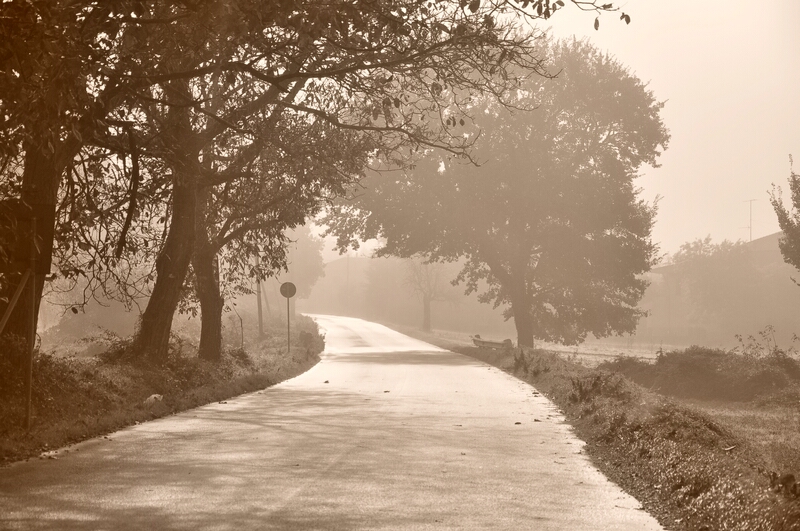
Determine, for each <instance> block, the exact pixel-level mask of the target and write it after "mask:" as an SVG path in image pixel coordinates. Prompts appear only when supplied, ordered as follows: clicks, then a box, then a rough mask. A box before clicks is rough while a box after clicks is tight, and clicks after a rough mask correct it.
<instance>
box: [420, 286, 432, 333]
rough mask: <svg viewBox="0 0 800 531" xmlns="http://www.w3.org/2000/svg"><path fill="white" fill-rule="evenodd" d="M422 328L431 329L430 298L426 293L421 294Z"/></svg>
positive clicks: (425, 330)
mask: <svg viewBox="0 0 800 531" xmlns="http://www.w3.org/2000/svg"><path fill="white" fill-rule="evenodd" d="M422 330H423V331H424V332H430V331H431V298H430V297H429V296H428V295H423V296H422Z"/></svg>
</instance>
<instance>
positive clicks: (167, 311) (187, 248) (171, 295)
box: [134, 172, 197, 363]
mask: <svg viewBox="0 0 800 531" xmlns="http://www.w3.org/2000/svg"><path fill="white" fill-rule="evenodd" d="M196 205H197V197H196V181H195V178H194V176H189V175H185V174H183V173H181V172H175V174H174V176H173V179H172V220H171V223H170V227H169V233H168V234H167V240H166V241H165V242H164V248H163V249H162V250H161V253H160V254H159V256H158V259H157V260H156V275H157V276H156V283H155V285H154V286H153V293H152V295H151V296H150V301H149V302H148V303H147V308H145V311H144V313H143V314H142V322H141V325H140V326H139V330H138V331H137V332H136V339H135V341H134V345H135V349H136V350H137V351H138V354H139V355H140V356H146V357H148V358H149V359H150V360H151V361H153V362H156V363H162V362H164V361H165V360H166V358H167V354H168V353H169V335H170V332H171V331H172V317H173V316H174V315H175V310H177V308H178V303H179V302H180V299H181V289H182V288H183V283H184V281H185V279H186V274H187V272H188V270H189V263H190V262H191V259H192V251H193V248H194V240H195V226H194V225H195V213H196V212H195V211H196Z"/></svg>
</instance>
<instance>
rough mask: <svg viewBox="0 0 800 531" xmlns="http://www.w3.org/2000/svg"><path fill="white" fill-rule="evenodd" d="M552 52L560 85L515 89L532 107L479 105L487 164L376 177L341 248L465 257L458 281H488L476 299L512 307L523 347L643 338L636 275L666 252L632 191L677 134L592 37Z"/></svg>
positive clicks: (341, 230)
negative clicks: (369, 245) (537, 341)
mask: <svg viewBox="0 0 800 531" xmlns="http://www.w3.org/2000/svg"><path fill="white" fill-rule="evenodd" d="M542 44H543V45H544V44H545V43H544V42H543V43H542ZM543 49H544V46H543ZM548 53H549V54H550V64H551V65H553V67H554V68H556V69H560V74H559V76H558V78H557V79H552V80H549V79H544V78H541V77H534V78H529V79H528V80H527V82H526V83H525V84H524V85H523V86H522V87H521V89H520V91H519V92H518V93H517V94H518V101H517V103H518V106H520V107H536V110H534V111H532V112H510V111H508V110H507V109H505V108H502V107H499V106H497V105H495V104H493V103H492V102H487V101H482V102H481V103H479V104H476V106H475V107H474V108H473V109H472V115H473V117H474V118H473V119H474V122H475V124H477V125H479V126H480V127H481V128H482V129H483V131H484V136H483V137H482V138H481V139H480V141H479V143H478V144H477V145H476V150H475V158H476V159H478V160H482V161H485V162H484V164H483V165H482V166H480V167H474V166H472V165H468V164H464V163H459V161H458V160H454V159H453V158H444V157H442V155H441V154H439V153H435V152H432V153H430V154H429V156H428V158H427V159H426V160H425V161H423V162H421V163H420V164H418V165H417V167H416V168H415V169H413V170H411V171H407V172H404V173H403V174H402V175H401V176H399V177H398V176H395V175H391V174H384V175H377V174H376V175H373V176H371V177H370V178H369V179H368V180H367V181H365V182H364V190H363V191H360V192H359V194H357V197H356V199H355V200H354V201H352V202H346V203H342V204H340V205H339V206H338V208H337V209H336V210H335V211H334V212H333V213H332V215H331V216H330V217H329V218H328V223H329V224H330V226H331V227H332V231H333V232H334V233H336V234H337V235H338V236H339V245H340V246H346V245H348V244H353V243H354V240H355V239H356V238H360V239H362V240H366V239H369V238H372V237H376V236H382V237H384V238H385V239H386V243H385V245H384V246H383V248H382V249H381V250H380V254H384V255H386V254H389V255H397V256H411V255H414V254H416V253H424V254H426V255H427V256H428V257H429V258H430V259H431V260H452V259H456V258H458V257H464V258H466V265H465V266H464V268H463V269H462V271H461V273H460V274H459V276H458V280H459V281H462V282H465V283H466V288H467V291H468V292H473V291H476V290H478V289H479V284H480V283H481V282H486V285H487V286H488V289H487V290H486V291H485V292H484V293H482V294H480V297H479V298H480V300H482V301H484V302H493V303H494V305H495V307H497V306H499V305H503V304H508V308H507V309H506V310H505V312H504V314H505V316H506V318H511V317H513V318H514V322H515V324H516V328H517V335H518V341H519V343H520V344H521V345H527V346H530V345H532V344H533V338H534V337H537V338H541V339H545V340H555V341H560V342H563V343H576V342H579V341H582V340H583V339H584V338H585V337H586V335H587V334H588V333H592V334H594V335H595V336H607V335H609V334H612V333H622V332H632V331H633V330H634V329H635V326H636V323H637V321H638V318H639V317H640V316H641V315H642V312H641V311H640V310H638V309H637V307H636V305H637V302H638V301H639V299H640V298H641V296H642V293H643V291H644V289H645V287H646V282H645V281H644V280H642V279H640V278H639V277H638V276H637V275H639V274H640V273H643V272H645V271H647V270H648V269H649V268H650V267H651V265H652V264H653V262H654V258H655V254H656V246H655V245H654V244H653V243H652V241H651V239H650V231H651V228H652V224H653V218H654V215H655V207H654V206H652V205H649V204H647V203H645V202H644V201H642V200H641V199H639V198H638V191H637V189H636V188H635V187H634V184H633V182H634V179H635V178H636V176H637V171H638V169H639V168H640V167H641V166H642V165H643V164H651V165H656V159H657V157H658V155H659V154H660V151H661V149H663V148H664V147H665V146H666V144H667V142H668V139H669V135H668V133H667V130H666V128H665V127H664V125H663V123H662V122H661V118H660V116H659V112H660V110H661V108H662V104H661V103H659V102H658V101H656V100H655V98H654V96H653V94H652V93H651V92H650V91H648V90H647V89H646V87H645V85H644V84H643V83H642V82H641V81H640V80H639V79H637V78H636V77H635V76H634V75H632V74H631V73H630V72H629V71H628V70H627V69H625V68H624V67H623V66H622V65H620V64H619V63H618V62H617V61H615V60H614V59H612V58H610V57H608V56H607V55H605V54H603V53H601V52H599V51H597V50H595V49H594V48H592V47H591V46H590V45H589V44H587V43H585V42H574V41H573V42H564V43H551V44H550V45H549V48H548Z"/></svg>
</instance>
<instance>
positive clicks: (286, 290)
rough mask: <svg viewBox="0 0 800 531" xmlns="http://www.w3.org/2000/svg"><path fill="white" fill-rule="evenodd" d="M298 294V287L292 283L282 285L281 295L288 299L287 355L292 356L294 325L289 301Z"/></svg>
mask: <svg viewBox="0 0 800 531" xmlns="http://www.w3.org/2000/svg"><path fill="white" fill-rule="evenodd" d="M295 293H297V287H296V286H295V285H294V284H292V283H291V282H284V283H283V284H281V295H283V296H284V297H286V353H287V354H291V351H292V340H291V334H292V325H291V321H290V319H289V299H291V298H292V297H294V294H295Z"/></svg>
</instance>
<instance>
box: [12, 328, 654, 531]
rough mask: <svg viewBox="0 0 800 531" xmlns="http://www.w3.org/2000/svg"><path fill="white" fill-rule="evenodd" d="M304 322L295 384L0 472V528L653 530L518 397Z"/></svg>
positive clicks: (491, 374)
mask: <svg viewBox="0 0 800 531" xmlns="http://www.w3.org/2000/svg"><path fill="white" fill-rule="evenodd" d="M316 318H317V320H318V322H319V324H320V325H321V327H323V328H324V329H325V331H326V339H327V348H326V352H325V353H324V354H323V356H322V361H321V362H320V363H319V364H318V365H317V366H315V367H314V368H312V369H311V370H310V371H308V372H306V373H305V374H303V375H301V376H298V377H296V378H294V379H292V380H289V381H286V382H284V383H282V384H279V385H276V386H274V387H272V388H270V389H268V390H265V391H260V392H257V393H253V394H249V395H243V396H240V397H238V398H235V399H231V400H228V401H227V403H219V404H211V405H208V406H204V407H201V408H197V409H194V410H191V411H187V412H185V413H182V414H179V415H175V416H172V417H169V418H164V419H160V420H155V421H152V422H148V423H145V424H140V425H138V426H134V427H131V428H129V429H125V430H122V431H119V432H117V433H114V434H112V435H110V436H109V437H108V438H107V439H106V438H100V439H95V440H92V441H87V442H84V443H81V444H79V445H76V446H73V447H71V448H70V449H69V451H65V450H62V451H60V452H59V453H58V455H57V459H41V460H40V459H35V460H31V461H29V462H23V463H18V464H15V465H13V466H11V467H8V468H4V469H0V529H25V530H28V529H30V530H36V529H54V530H55V529H57V530H70V529H93V530H94V529H108V530H121V529H137V530H138V529H154V530H184V529H186V530H207V529H208V530H211V529H214V530H217V529H219V530H249V529H259V530H260V529H297V530H312V529H432V530H443V529H459V530H462V529H513V530H525V529H531V530H569V531H576V530H593V531H594V530H637V531H640V530H650V529H653V530H655V529H661V528H660V526H659V525H658V524H657V522H656V521H655V520H654V519H653V518H652V517H650V516H649V515H647V514H646V513H645V512H644V511H642V510H641V509H640V506H639V504H638V502H636V500H634V499H633V498H631V497H630V496H628V495H626V494H625V493H623V492H622V491H621V490H620V489H619V488H618V487H616V486H615V485H614V484H612V483H610V482H609V481H608V480H607V479H606V478H605V477H604V476H603V475H602V474H601V473H600V472H598V471H597V470H596V469H595V468H594V467H593V466H592V465H591V464H590V463H589V461H588V460H587V458H586V457H585V455H584V454H583V453H582V446H583V443H582V442H581V441H579V440H578V439H576V438H575V437H574V436H573V435H572V433H571V430H570V428H569V426H568V425H567V424H565V423H564V420H563V417H562V416H561V415H560V414H559V413H558V411H557V410H556V409H555V407H554V406H553V405H552V404H551V403H550V402H549V401H548V400H547V399H546V398H544V397H542V396H540V395H538V393H536V392H535V390H534V389H533V388H532V387H530V386H529V385H527V384H525V383H523V382H521V381H519V380H517V379H515V378H513V377H511V376H509V375H507V374H505V373H503V372H502V371H500V370H497V369H495V368H493V367H490V366H488V365H484V364H482V363H479V362H477V361H474V360H472V359H470V358H467V357H464V356H461V355H458V354H454V353H451V352H447V351H443V350H440V349H438V348H436V347H433V346H431V345H428V344H426V343H422V342H420V341H417V340H414V339H411V338H408V337H406V336H403V335H401V334H397V333H396V332H393V331H391V330H389V329H387V328H384V327H382V326H380V325H375V324H372V323H367V322H365V321H361V320H358V319H350V318H342V317H324V316H316Z"/></svg>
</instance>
